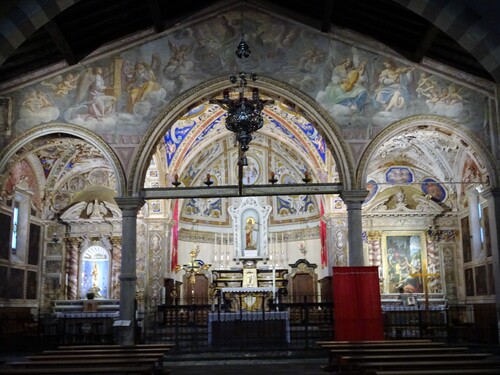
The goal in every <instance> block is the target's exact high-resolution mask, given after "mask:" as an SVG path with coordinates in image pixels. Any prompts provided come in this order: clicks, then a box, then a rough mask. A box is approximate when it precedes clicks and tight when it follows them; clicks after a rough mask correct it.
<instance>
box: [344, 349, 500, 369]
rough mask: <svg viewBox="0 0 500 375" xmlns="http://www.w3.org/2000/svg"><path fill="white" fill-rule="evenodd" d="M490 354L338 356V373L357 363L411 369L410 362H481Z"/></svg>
mask: <svg viewBox="0 0 500 375" xmlns="http://www.w3.org/2000/svg"><path fill="white" fill-rule="evenodd" d="M492 357H493V354H492V353H469V352H466V353H440V354H415V353H411V355H408V354H406V355H397V354H396V355H395V354H394V353H393V354H387V355H352V356H340V357H339V358H338V361H339V363H338V365H339V366H338V368H339V372H342V371H343V370H344V369H346V370H347V371H348V372H352V371H353V370H354V368H355V367H356V365H357V364H358V363H363V362H398V361H399V362H403V361H404V362H410V363H408V367H411V362H413V361H432V360H434V361H442V360H444V361H449V360H454V359H457V360H483V359H487V358H492Z"/></svg>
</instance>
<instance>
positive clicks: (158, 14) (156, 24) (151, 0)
mask: <svg viewBox="0 0 500 375" xmlns="http://www.w3.org/2000/svg"><path fill="white" fill-rule="evenodd" d="M148 6H149V12H150V13H151V19H152V20H153V28H154V30H155V32H156V33H161V32H162V31H164V30H165V25H164V23H163V14H162V11H161V7H160V3H159V1H158V0H148Z"/></svg>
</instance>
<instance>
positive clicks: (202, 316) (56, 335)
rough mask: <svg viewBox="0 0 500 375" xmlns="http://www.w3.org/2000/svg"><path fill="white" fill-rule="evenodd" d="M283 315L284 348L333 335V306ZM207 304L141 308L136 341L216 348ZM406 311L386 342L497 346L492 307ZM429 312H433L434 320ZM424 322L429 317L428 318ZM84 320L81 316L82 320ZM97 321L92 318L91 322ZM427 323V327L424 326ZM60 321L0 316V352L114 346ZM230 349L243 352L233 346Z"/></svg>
mask: <svg viewBox="0 0 500 375" xmlns="http://www.w3.org/2000/svg"><path fill="white" fill-rule="evenodd" d="M276 307H277V308H278V311H286V312H288V314H289V323H290V342H289V343H287V348H290V349H314V348H317V346H316V341H318V340H332V339H333V338H334V337H335V336H334V322H333V307H332V306H331V304H328V303H308V302H304V303H293V304H292V303H287V304H280V305H278V306H276ZM212 311H213V306H212V305H196V304H182V301H180V303H179V304H178V305H172V306H161V305H160V306H158V305H157V304H155V303H153V302H152V303H151V304H149V305H146V308H144V312H143V313H139V314H138V316H139V318H140V319H139V321H138V325H137V340H138V342H145V343H165V342H166V343H173V344H176V348H175V350H177V351H180V352H196V351H210V350H220V348H217V347H213V346H210V345H209V344H208V320H209V314H210V313H211V312H212ZM427 313H428V311H427V310H425V309H424V310H422V309H421V308H420V307H419V308H418V309H406V310H391V311H385V312H384V313H383V314H384V332H385V337H386V339H389V340H398V339H399V338H433V339H436V340H441V341H444V342H447V343H449V344H460V345H463V344H474V345H488V346H492V345H498V329H497V324H496V310H495V305H494V304H476V305H472V304H463V305H448V306H447V307H446V309H444V310H442V311H439V310H438V311H436V310H432V311H430V312H429V313H430V315H429V316H428V315H427ZM432 314H439V319H434V318H435V317H433V316H432ZM86 317H88V321H81V323H82V326H81V327H82V328H84V325H83V323H99V322H98V320H101V323H102V317H99V318H95V317H92V316H91V315H88V316H87V315H86ZM429 318H430V319H429ZM82 319H84V318H82ZM96 319H97V320H96ZM428 322H431V323H432V324H428ZM65 323H68V322H67V321H66V320H64V319H61V318H57V317H56V316H55V315H54V314H52V313H51V314H41V315H32V314H20V313H12V314H11V313H3V314H2V313H1V312H0V351H2V352H6V351H14V352H16V351H17V352H19V351H34V352H35V351H40V350H44V349H51V348H55V347H57V346H58V345H62V344H64V343H68V342H75V343H77V342H83V343H88V344H91V343H116V332H114V331H112V332H111V334H110V332H107V333H104V331H102V330H99V327H100V326H98V325H96V326H94V327H95V328H96V329H95V330H93V331H92V330H88V329H86V328H88V327H89V326H88V325H87V326H85V329H82V330H81V331H75V330H73V328H74V327H69V326H68V325H67V324H65ZM232 349H233V350H244V349H245V348H244V347H241V346H236V347H234V348H232Z"/></svg>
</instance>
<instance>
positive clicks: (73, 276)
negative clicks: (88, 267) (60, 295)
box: [66, 237, 87, 300]
mask: <svg viewBox="0 0 500 375" xmlns="http://www.w3.org/2000/svg"><path fill="white" fill-rule="evenodd" d="M81 242H82V240H81V238H79V237H68V238H66V245H67V246H68V249H67V250H66V251H67V257H66V262H67V263H66V266H67V267H66V273H67V275H68V285H66V292H67V298H68V299H70V300H72V299H77V297H78V252H79V250H80V244H81ZM85 292H87V291H85Z"/></svg>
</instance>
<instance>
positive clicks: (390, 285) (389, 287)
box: [381, 231, 427, 293]
mask: <svg viewBox="0 0 500 375" xmlns="http://www.w3.org/2000/svg"><path fill="white" fill-rule="evenodd" d="M417 236H418V238H419V241H418V244H419V253H420V264H419V265H420V270H415V269H410V270H409V272H408V275H411V274H412V273H414V272H415V271H416V272H420V273H421V272H422V265H423V263H424V260H425V261H426V260H427V247H426V244H425V232H424V231H388V232H384V233H383V234H382V267H383V268H382V271H383V272H382V275H383V276H382V277H383V283H382V285H383V290H382V291H381V292H382V293H397V292H398V290H397V289H398V283H401V282H404V281H403V280H401V276H402V274H403V273H402V272H401V273H400V280H399V281H398V283H395V281H393V279H394V278H393V276H395V275H394V274H393V275H390V274H389V271H390V268H391V267H390V265H389V255H390V254H389V249H388V239H390V238H391V237H408V240H407V241H408V242H411V237H417ZM413 245H414V243H413ZM401 252H402V253H403V254H402V255H404V256H405V257H406V258H407V260H408V262H409V264H410V265H412V263H414V261H415V257H412V250H411V246H410V248H409V249H405V250H404V251H401ZM412 258H413V260H411V261H410V259H412ZM416 260H417V261H418V258H417V259H416ZM414 265H415V264H413V266H414ZM417 265H418V264H417ZM414 278H418V276H415V277H414ZM418 292H421V291H418Z"/></svg>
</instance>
